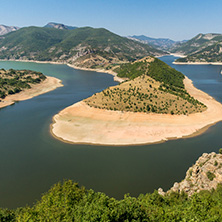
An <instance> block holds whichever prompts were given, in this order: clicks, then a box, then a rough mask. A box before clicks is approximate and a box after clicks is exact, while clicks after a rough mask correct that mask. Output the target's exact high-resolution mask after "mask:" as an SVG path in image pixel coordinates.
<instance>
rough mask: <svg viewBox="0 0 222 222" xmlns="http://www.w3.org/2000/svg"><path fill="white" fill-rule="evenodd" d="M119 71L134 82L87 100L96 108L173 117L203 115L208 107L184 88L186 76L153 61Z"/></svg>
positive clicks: (139, 61) (124, 65) (143, 60)
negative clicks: (177, 115)
mask: <svg viewBox="0 0 222 222" xmlns="http://www.w3.org/2000/svg"><path fill="white" fill-rule="evenodd" d="M115 71H116V72H117V73H118V76H119V77H125V78H128V79H130V81H126V82H124V83H122V84H120V85H118V86H114V87H110V88H108V89H106V90H104V91H102V92H101V93H97V94H95V95H93V96H92V97H90V98H88V99H86V100H85V102H86V103H87V104H88V105H89V106H92V107H96V108H102V109H109V110H119V111H131V112H146V113H150V112H154V113H170V114H190V113H195V112H202V111H204V110H205V109H206V107H205V106H204V105H203V104H202V103H200V102H199V101H197V100H196V99H194V98H193V97H191V96H190V95H189V94H188V93H187V91H186V90H185V88H184V84H183V79H184V75H183V74H182V73H180V72H178V71H176V70H175V69H173V68H171V67H170V66H168V65H167V64H165V63H164V62H162V61H161V60H159V59H157V58H153V57H147V58H145V59H141V60H138V61H136V62H133V63H127V64H122V65H121V66H120V67H118V68H116V69H115Z"/></svg>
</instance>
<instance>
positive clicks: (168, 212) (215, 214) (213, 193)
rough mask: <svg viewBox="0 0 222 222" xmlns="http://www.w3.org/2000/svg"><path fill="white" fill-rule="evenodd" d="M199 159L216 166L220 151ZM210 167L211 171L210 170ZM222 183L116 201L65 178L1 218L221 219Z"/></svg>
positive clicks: (2, 213)
mask: <svg viewBox="0 0 222 222" xmlns="http://www.w3.org/2000/svg"><path fill="white" fill-rule="evenodd" d="M208 157H210V158H208ZM201 158H202V159H201ZM201 158H200V159H201V163H203V165H209V163H208V162H212V166H213V168H219V166H221V164H222V161H221V160H222V155H221V154H215V153H212V154H203V156H202V157H201ZM203 158H208V159H207V161H208V162H207V161H205V162H204V160H205V159H203ZM213 158H214V159H213ZM200 159H199V160H200ZM216 161H217V162H216ZM215 163H217V164H215ZM215 165H217V166H215ZM201 169H202V167H200V169H199V171H200V172H201ZM196 170H197V169H196ZM209 170H210V171H209V172H211V169H209ZM219 172H220V176H221V170H220V171H219V170H218V171H217V173H219ZM196 173H197V174H198V172H196V171H192V172H191V171H190V170H189V175H190V174H194V175H196ZM202 174H204V172H203V173H202ZM208 174H209V173H208ZM209 175H210V174H209ZM207 177H208V176H207ZM210 178H212V176H210ZM216 178H217V175H215V177H214V178H213V180H211V179H209V184H208V185H209V187H210V186H211V185H210V183H211V182H212V181H214V180H215V179H216ZM221 182H222V181H221V179H220V181H218V183H217V184H218V186H217V187H216V186H213V187H212V188H213V189H208V190H202V191H200V192H198V193H195V194H193V195H191V196H189V197H188V195H187V193H186V192H174V191H173V190H172V192H170V193H167V194H165V195H162V194H159V193H158V192H157V191H154V192H153V193H147V194H140V195H139V197H137V198H136V197H131V196H130V195H129V194H127V195H124V198H123V199H121V200H116V199H115V198H112V197H108V196H107V195H106V194H104V193H102V192H95V191H93V190H92V189H90V190H89V189H86V188H85V187H80V186H79V185H78V184H77V183H73V182H72V181H71V180H68V181H64V183H63V184H61V183H58V184H55V185H54V186H53V187H52V188H51V189H50V190H49V191H48V192H47V193H45V194H43V195H42V198H41V200H40V201H37V202H36V203H35V204H34V206H32V207H30V206H26V207H22V208H18V209H15V210H9V209H0V220H1V221H90V222H93V221H95V222H97V221H222V186H221V184H220V183H221ZM215 187H216V188H215Z"/></svg>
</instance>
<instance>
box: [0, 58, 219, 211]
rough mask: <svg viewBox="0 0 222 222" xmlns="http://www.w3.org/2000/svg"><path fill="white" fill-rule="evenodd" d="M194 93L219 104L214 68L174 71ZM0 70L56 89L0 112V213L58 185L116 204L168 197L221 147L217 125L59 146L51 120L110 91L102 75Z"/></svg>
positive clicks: (42, 67)
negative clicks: (37, 76) (132, 141)
mask: <svg viewBox="0 0 222 222" xmlns="http://www.w3.org/2000/svg"><path fill="white" fill-rule="evenodd" d="M174 59H175V57H173V56H165V57H162V58H161V60H163V61H164V62H166V63H167V64H169V65H171V66H172V67H174V68H176V69H177V70H178V71H181V72H182V73H183V74H185V75H187V76H188V77H189V78H190V79H192V80H193V82H194V85H195V86H196V87H197V88H199V89H201V90H203V91H204V92H206V93H208V94H210V95H211V96H213V97H214V98H215V99H216V100H218V101H219V102H222V90H221V89H222V75H221V74H220V70H221V66H214V65H174V64H172V62H173V61H174ZM0 68H4V69H10V68H13V69H31V70H35V71H40V72H42V73H44V74H45V75H49V76H54V77H57V78H59V79H61V80H62V81H63V84H64V87H61V88H57V89H56V90H54V91H52V92H49V93H47V94H43V95H40V96H38V97H35V98H33V99H30V100H26V101H22V102H18V103H16V104H15V105H12V106H9V107H6V108H3V109H0V207H2V208H5V207H7V208H15V207H22V206H26V205H27V204H29V205H32V204H33V203H34V202H35V201H37V200H39V199H40V198H41V195H42V194H43V193H44V192H47V191H48V190H49V188H50V187H51V186H52V185H53V184H55V183H57V182H59V181H61V182H62V181H63V180H64V179H72V180H73V181H75V182H78V183H79V184H80V185H83V186H85V187H86V188H87V189H94V190H95V191H100V192H104V193H106V194H107V195H108V196H110V197H115V198H117V199H121V198H123V196H124V194H126V193H129V194H130V195H131V196H135V197H137V196H138V195H139V194H140V193H147V192H153V191H154V189H158V188H159V187H162V188H163V189H164V190H167V189H169V188H170V187H171V186H172V185H173V183H174V182H176V181H177V182H179V181H181V180H182V179H183V178H184V177H185V173H186V171H187V169H188V168H189V167H190V166H191V165H192V164H194V163H195V161H196V160H197V158H198V157H199V156H200V155H202V153H204V152H212V151H214V152H218V150H219V148H221V147H222V137H221V132H222V123H217V124H216V125H214V126H212V127H210V128H209V129H208V130H207V131H206V132H205V133H203V134H202V135H199V136H197V137H193V138H187V139H179V140H172V141H168V142H165V143H161V144H151V145H140V146H120V147H119V146H93V145H79V144H75V145H74V144H67V143H63V142H61V141H59V140H56V139H55V138H53V137H52V136H51V134H50V131H49V130H50V124H51V122H52V117H53V116H54V115H55V114H57V113H58V112H59V111H60V110H62V109H64V108H66V107H67V106H69V105H71V104H73V103H76V102H78V101H80V100H82V99H85V98H87V97H89V96H91V95H92V94H94V93H96V92H100V91H102V90H103V89H105V88H107V87H109V86H112V85H116V84H118V83H117V82H114V81H113V77H112V76H111V75H109V74H105V73H96V72H90V71H82V70H75V69H73V68H71V67H68V66H66V65H55V64H37V63H25V62H11V61H4V62H3V61H1V62H0Z"/></svg>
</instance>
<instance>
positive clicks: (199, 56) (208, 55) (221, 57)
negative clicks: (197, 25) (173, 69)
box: [172, 33, 222, 62]
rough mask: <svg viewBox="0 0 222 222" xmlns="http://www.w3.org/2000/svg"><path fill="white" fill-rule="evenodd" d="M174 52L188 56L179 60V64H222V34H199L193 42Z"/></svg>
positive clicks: (182, 45)
mask: <svg viewBox="0 0 222 222" xmlns="http://www.w3.org/2000/svg"><path fill="white" fill-rule="evenodd" d="M172 52H175V53H182V54H184V55H186V56H187V57H185V58H180V59H178V60H177V61H178V62H221V61H222V34H215V33H208V34H198V35H197V36H195V37H194V38H192V39H191V40H189V41H187V42H185V43H181V44H179V45H177V46H176V47H175V48H174V49H173V50H172Z"/></svg>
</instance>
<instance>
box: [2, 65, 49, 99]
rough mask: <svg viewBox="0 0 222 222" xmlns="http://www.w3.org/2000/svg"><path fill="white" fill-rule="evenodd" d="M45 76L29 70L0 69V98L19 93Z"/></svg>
mask: <svg viewBox="0 0 222 222" xmlns="http://www.w3.org/2000/svg"><path fill="white" fill-rule="evenodd" d="M45 79H46V77H45V76H44V75H43V74H42V73H40V72H35V71H30V70H14V69H9V70H4V69H1V70H0V98H1V99H4V98H5V97H6V96H7V95H11V94H15V93H19V92H20V91H22V90H24V89H29V88H31V86H32V85H33V84H38V83H40V82H42V81H43V80H45Z"/></svg>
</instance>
